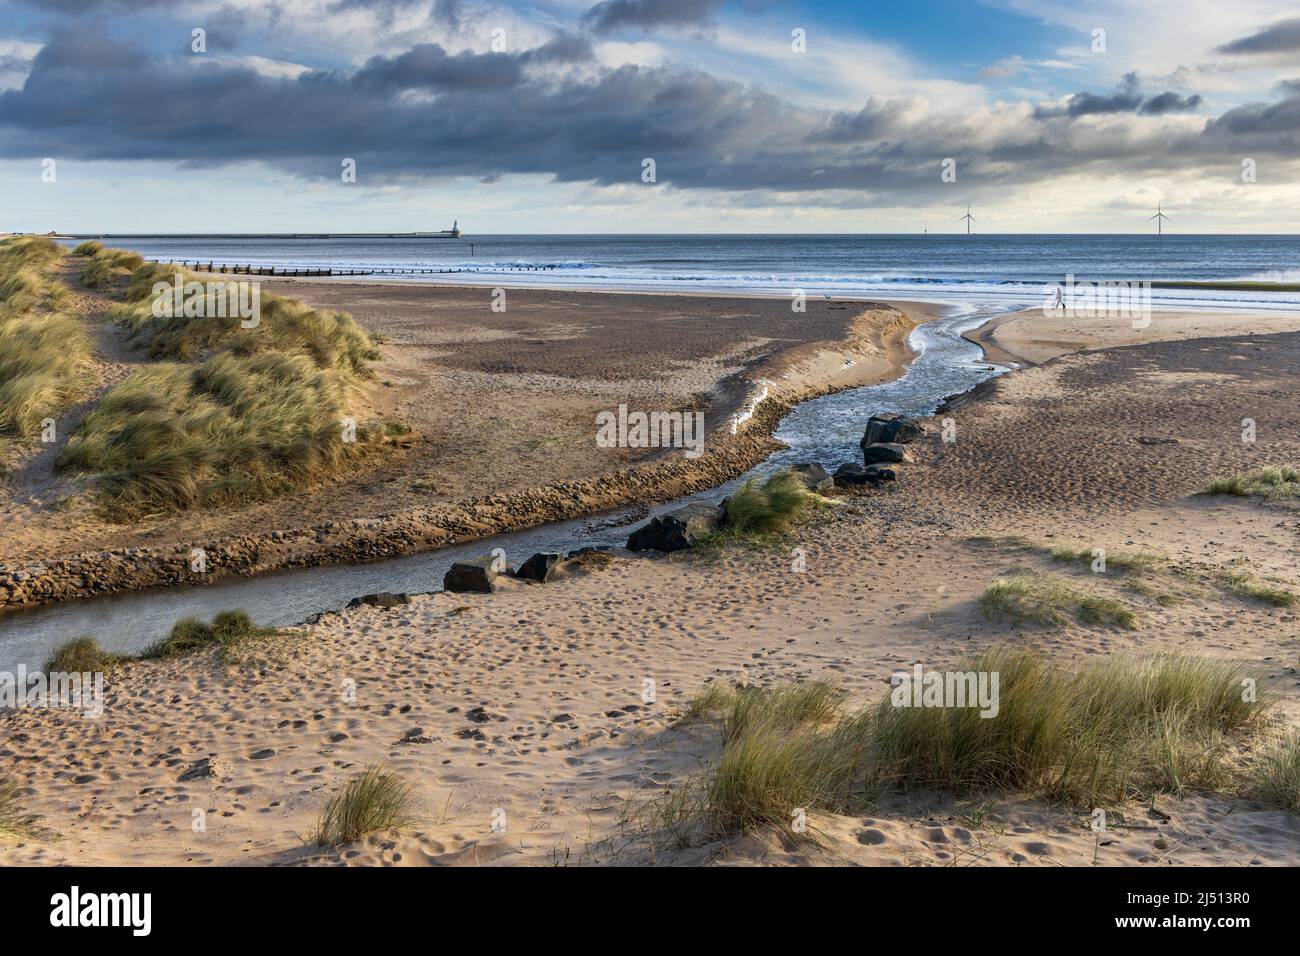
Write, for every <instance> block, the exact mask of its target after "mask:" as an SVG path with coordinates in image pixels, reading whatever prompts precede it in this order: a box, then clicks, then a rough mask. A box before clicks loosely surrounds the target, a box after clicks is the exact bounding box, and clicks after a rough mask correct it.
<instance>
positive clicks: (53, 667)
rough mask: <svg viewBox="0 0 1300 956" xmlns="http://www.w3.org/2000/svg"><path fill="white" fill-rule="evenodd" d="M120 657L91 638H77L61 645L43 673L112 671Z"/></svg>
mask: <svg viewBox="0 0 1300 956" xmlns="http://www.w3.org/2000/svg"><path fill="white" fill-rule="evenodd" d="M122 659H123V658H122V657H121V656H120V655H117V654H111V653H109V652H108V651H106V650H104V649H103V648H102V647H100V646H99V642H98V641H96V640H95V639H94V638H93V637H78V638H74V639H73V640H71V641H68V642H67V643H66V644H64V645H62V646H61V647H60V648H59V649H58V650H56V651H55V652H54V653H53V654H51V655H50V658H49V660H47V661H46V662H45V672H46V673H47V674H49V673H56V672H58V673H64V674H87V673H91V674H93V673H96V672H103V671H108V670H112V668H113V666H114V665H116V664H118V663H120V662H121V661H122Z"/></svg>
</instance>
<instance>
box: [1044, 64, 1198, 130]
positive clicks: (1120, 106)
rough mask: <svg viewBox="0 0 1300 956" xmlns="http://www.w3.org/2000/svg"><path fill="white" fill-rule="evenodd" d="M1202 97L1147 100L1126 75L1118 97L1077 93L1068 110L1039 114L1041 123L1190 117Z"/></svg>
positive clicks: (1056, 108)
mask: <svg viewBox="0 0 1300 956" xmlns="http://www.w3.org/2000/svg"><path fill="white" fill-rule="evenodd" d="M1201 102H1202V100H1201V97H1200V95H1199V94H1193V95H1191V96H1182V95H1181V94H1179V93H1175V92H1173V91H1172V90H1166V91H1165V92H1163V93H1157V94H1156V95H1155V96H1147V95H1146V94H1145V93H1143V92H1142V89H1141V84H1140V83H1139V81H1138V76H1137V74H1136V73H1125V74H1124V78H1123V80H1122V81H1121V83H1120V88H1119V90H1117V91H1116V92H1114V93H1089V92H1080V93H1075V94H1074V95H1073V96H1071V97H1069V99H1067V100H1066V101H1065V106H1064V107H1060V106H1040V107H1039V108H1038V109H1037V110H1035V114H1034V115H1035V116H1036V117H1037V118H1038V119H1050V118H1051V117H1054V116H1096V115H1099V114H1105V113H1142V114H1145V115H1147V116H1162V115H1164V114H1166V113H1187V112H1190V111H1192V110H1194V109H1197V108H1199V107H1200V105H1201Z"/></svg>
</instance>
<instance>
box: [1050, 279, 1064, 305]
mask: <svg viewBox="0 0 1300 956" xmlns="http://www.w3.org/2000/svg"><path fill="white" fill-rule="evenodd" d="M1052 308H1054V309H1064V308H1065V298H1064V297H1063V296H1062V295H1061V287H1060V286H1059V285H1058V286H1057V287H1056V305H1054V306H1052Z"/></svg>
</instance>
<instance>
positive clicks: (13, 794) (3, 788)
mask: <svg viewBox="0 0 1300 956" xmlns="http://www.w3.org/2000/svg"><path fill="white" fill-rule="evenodd" d="M37 819H38V818H37V816H36V814H34V813H27V812H25V811H24V810H23V809H22V807H21V806H20V805H19V801H18V786H17V784H15V783H13V782H12V781H9V780H3V781H0V839H6V840H21V839H23V838H24V837H29V836H31V835H32V827H33V825H34V824H35V823H36V820H37Z"/></svg>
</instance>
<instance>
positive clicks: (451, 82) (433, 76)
mask: <svg viewBox="0 0 1300 956" xmlns="http://www.w3.org/2000/svg"><path fill="white" fill-rule="evenodd" d="M521 79H523V69H522V67H521V66H520V63H519V59H518V58H517V57H516V56H513V55H511V54H509V53H471V52H469V51H465V52H462V53H457V54H455V55H454V56H453V55H451V54H448V53H447V51H446V50H444V49H443V48H442V47H440V46H439V45H438V44H436V43H421V44H418V45H417V46H414V47H412V48H411V49H409V50H407V51H406V52H405V53H403V54H401V55H400V56H395V57H385V56H374V57H371V58H370V59H369V60H367V61H366V64H365V66H363V67H362V68H361V69H360V70H359V71H357V73H356V74H355V75H354V76H353V77H352V82H353V84H354V85H356V86H357V87H359V88H361V89H365V90H373V91H376V92H379V93H383V92H395V91H399V90H415V89H423V90H478V91H484V90H508V89H510V88H512V87H514V86H517V85H518V84H519V81H520V80H521Z"/></svg>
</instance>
